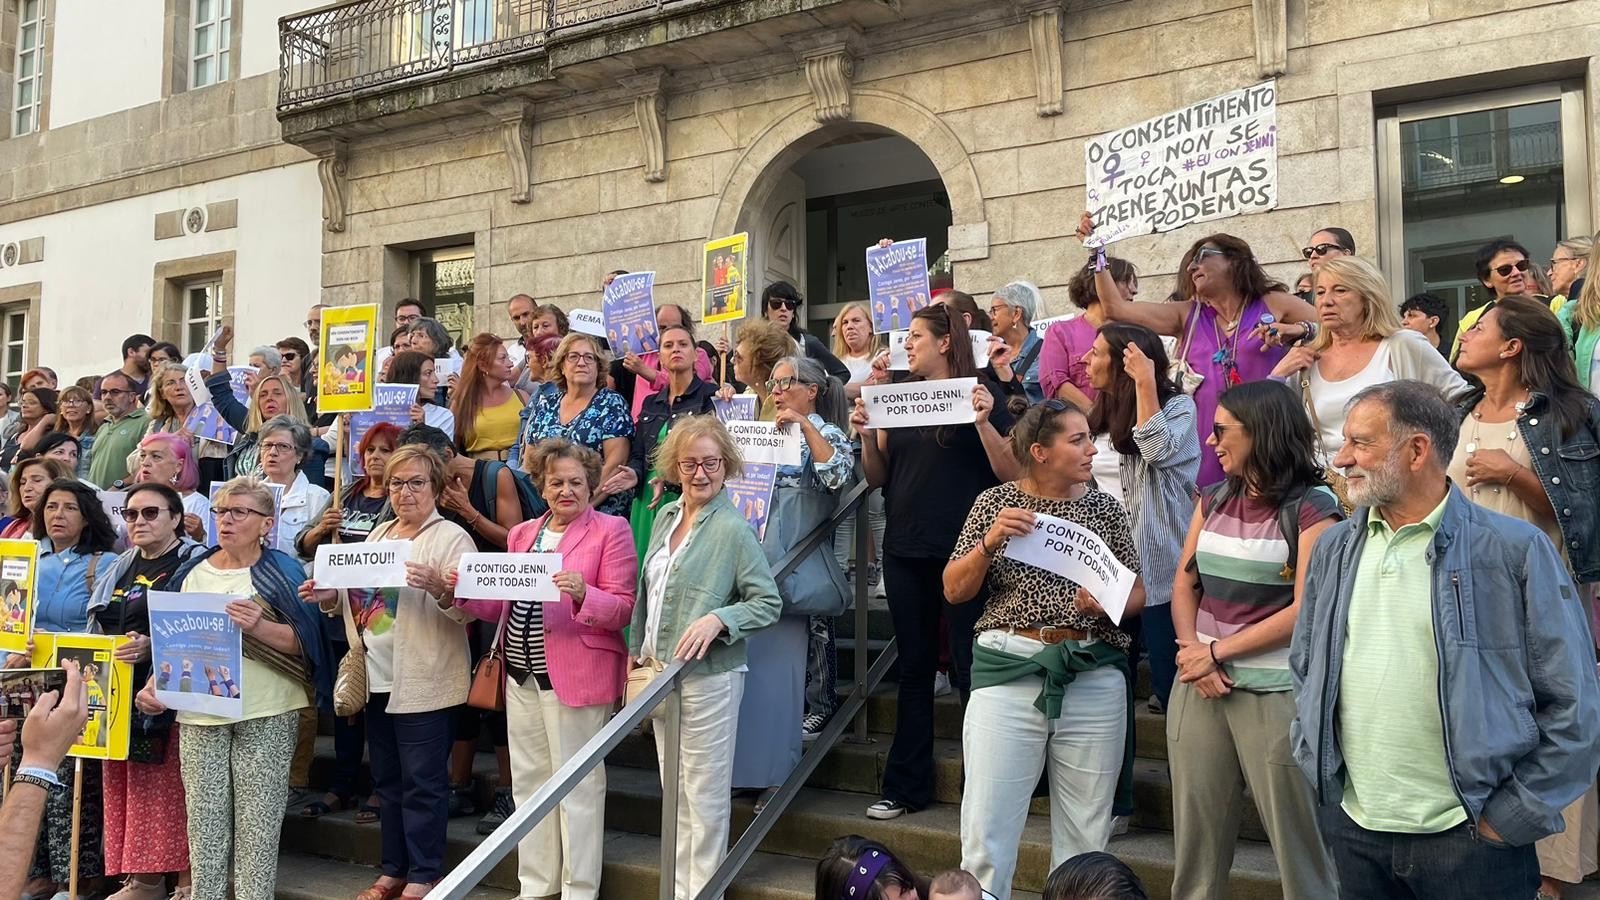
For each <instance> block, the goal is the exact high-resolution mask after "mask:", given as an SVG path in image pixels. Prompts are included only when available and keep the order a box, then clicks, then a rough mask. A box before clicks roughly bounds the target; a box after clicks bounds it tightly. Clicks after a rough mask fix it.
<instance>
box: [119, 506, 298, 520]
mask: <svg viewBox="0 0 1600 900" xmlns="http://www.w3.org/2000/svg"><path fill="white" fill-rule="evenodd" d="M212 512H213V513H215V514H216V517H217V521H218V522H238V521H240V520H242V519H248V518H250V517H251V516H260V517H261V518H263V519H270V518H272V515H271V514H270V513H264V512H262V511H261V510H259V509H251V508H250V507H248V506H228V507H223V508H220V509H213V510H212ZM124 517H126V514H124Z"/></svg>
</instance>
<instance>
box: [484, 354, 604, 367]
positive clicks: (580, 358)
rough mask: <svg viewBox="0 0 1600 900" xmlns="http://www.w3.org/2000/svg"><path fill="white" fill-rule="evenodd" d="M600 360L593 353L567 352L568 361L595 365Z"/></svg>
mask: <svg viewBox="0 0 1600 900" xmlns="http://www.w3.org/2000/svg"><path fill="white" fill-rule="evenodd" d="M507 361H508V362H509V361H510V360H509V359H508V360H507ZM599 361H600V357H598V356H595V355H594V354H593V353H568V354H567V362H575V363H587V364H588V365H591V366H592V365H594V364H595V363H597V362H599Z"/></svg>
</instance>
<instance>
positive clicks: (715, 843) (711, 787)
mask: <svg viewBox="0 0 1600 900" xmlns="http://www.w3.org/2000/svg"><path fill="white" fill-rule="evenodd" d="M679 694H680V696H681V698H682V699H681V701H680V703H681V707H680V709H681V712H680V721H681V725H680V726H679V739H678V748H679V749H678V841H677V848H678V852H677V871H676V872H675V873H674V875H673V877H674V879H675V881H674V888H673V896H674V897H675V898H676V900H693V898H694V897H695V896H696V895H697V894H699V893H700V890H701V888H703V887H705V885H706V883H707V882H709V881H710V880H711V875H712V873H714V872H715V871H716V870H717V866H718V864H720V863H721V862H722V858H723V857H724V856H726V855H727V854H728V830H729V818H730V817H731V816H732V814H733V794H732V791H733V747H734V739H735V738H736V737H737V736H738V732H739V703H740V701H741V700H742V699H743V698H744V673H743V672H724V673H722V674H720V675H689V676H687V677H686V678H684V679H683V683H682V687H681V688H680V689H679ZM654 730H655V734H656V753H657V754H658V759H659V758H664V757H665V755H666V738H665V737H664V735H663V732H665V731H666V728H665V727H664V726H663V725H662V724H661V723H660V722H657V723H656V724H655V729H654ZM666 777H667V775H666V773H665V772H663V773H662V775H661V778H662V780H663V782H664V781H665V780H666ZM661 877H663V878H666V877H667V874H666V873H665V872H663V873H662V874H661ZM715 900H721V898H715Z"/></svg>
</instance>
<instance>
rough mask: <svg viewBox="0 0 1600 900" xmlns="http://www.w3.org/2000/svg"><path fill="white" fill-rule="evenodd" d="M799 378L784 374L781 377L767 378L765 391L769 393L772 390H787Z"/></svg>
mask: <svg viewBox="0 0 1600 900" xmlns="http://www.w3.org/2000/svg"><path fill="white" fill-rule="evenodd" d="M799 380H800V379H799V378H796V377H795V376H793V375H785V376H783V377H782V378H768V379H767V385H766V387H767V393H769V394H770V393H772V392H773V391H787V390H788V389H789V388H792V387H794V386H795V383H796V382H798V381H799Z"/></svg>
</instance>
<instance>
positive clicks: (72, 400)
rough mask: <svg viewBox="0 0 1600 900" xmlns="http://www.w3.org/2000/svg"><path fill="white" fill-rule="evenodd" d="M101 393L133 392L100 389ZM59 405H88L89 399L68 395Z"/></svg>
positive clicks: (128, 392)
mask: <svg viewBox="0 0 1600 900" xmlns="http://www.w3.org/2000/svg"><path fill="white" fill-rule="evenodd" d="M101 393H106V394H109V393H124V394H131V393H133V392H132V391H101ZM61 405H62V406H68V405H71V406H88V405H89V401H87V400H85V399H83V398H82V397H68V398H67V399H65V400H63V401H61Z"/></svg>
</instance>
